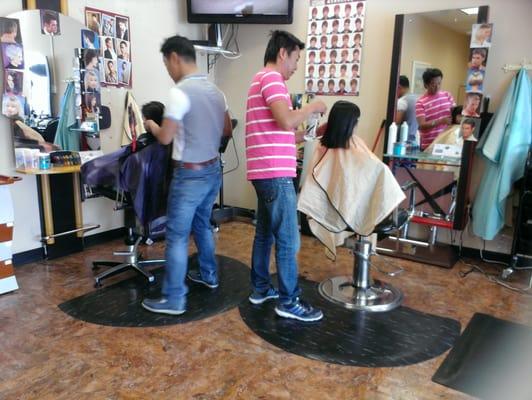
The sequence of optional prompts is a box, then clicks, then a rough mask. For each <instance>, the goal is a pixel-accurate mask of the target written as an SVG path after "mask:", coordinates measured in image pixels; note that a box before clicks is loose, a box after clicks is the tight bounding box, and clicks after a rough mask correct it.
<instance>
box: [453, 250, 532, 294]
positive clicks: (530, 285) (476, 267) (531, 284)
mask: <svg viewBox="0 0 532 400" xmlns="http://www.w3.org/2000/svg"><path fill="white" fill-rule="evenodd" d="M460 262H461V263H462V264H464V265H465V266H467V267H469V268H470V269H469V270H467V271H458V276H460V278H465V277H466V276H467V275H469V274H470V273H471V272H474V271H477V272H480V273H481V274H482V275H484V277H485V278H486V279H487V280H488V281H490V282H492V283H496V284H497V285H501V286H503V287H505V288H507V289H510V290H513V291H515V292H519V293H521V294H526V295H529V296H532V293H531V292H529V290H530V289H532V273H531V274H530V280H529V282H528V286H526V287H517V286H512V285H510V284H508V283H506V282H503V281H501V280H500V279H499V278H498V276H499V274H490V273H488V272H486V271H485V270H484V269H483V268H482V267H480V266H479V265H476V264H470V263H467V262H465V261H464V260H462V259H461V260H460ZM496 263H498V264H504V263H501V262H499V261H497V262H496ZM504 265H506V264H504Z"/></svg>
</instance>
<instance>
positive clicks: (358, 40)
mask: <svg viewBox="0 0 532 400" xmlns="http://www.w3.org/2000/svg"><path fill="white" fill-rule="evenodd" d="M353 40H354V41H355V42H354V44H353V48H355V49H361V48H362V35H361V34H360V33H357V34H355V36H354V38H353Z"/></svg>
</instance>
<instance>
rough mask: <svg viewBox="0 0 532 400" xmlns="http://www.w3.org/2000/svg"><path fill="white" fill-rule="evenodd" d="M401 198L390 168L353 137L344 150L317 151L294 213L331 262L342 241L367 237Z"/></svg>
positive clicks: (317, 148) (402, 197)
mask: <svg viewBox="0 0 532 400" xmlns="http://www.w3.org/2000/svg"><path fill="white" fill-rule="evenodd" d="M404 199H405V195H404V193H403V191H402V190H401V187H400V186H399V184H398V183H397V181H396V179H395V177H394V176H393V174H392V172H391V171H390V169H389V168H388V167H387V166H386V165H385V164H384V163H383V162H382V161H381V160H379V159H378V158H377V156H375V154H373V153H372V152H371V151H370V150H369V149H368V147H367V146H366V144H365V143H364V141H363V140H362V139H360V138H359V137H357V136H353V137H352V138H351V142H350V146H349V148H348V149H326V148H325V147H323V146H321V145H319V146H317V147H316V149H315V151H314V154H313V158H312V162H311V164H310V170H309V173H307V176H306V177H305V181H304V182H303V187H302V189H301V193H300V196H299V201H298V210H299V211H301V212H303V213H304V214H306V215H307V216H308V217H309V226H310V229H311V230H312V233H313V234H314V235H315V236H316V237H317V238H318V239H319V240H320V241H321V242H322V243H323V244H324V245H325V246H326V247H327V249H328V250H329V251H330V253H331V254H330V256H331V258H333V259H334V258H336V246H340V245H342V244H343V242H344V240H345V238H346V237H348V236H350V235H353V232H354V233H358V234H360V235H363V236H368V235H370V234H371V233H372V232H373V230H374V229H375V226H376V225H377V224H378V223H380V222H381V221H383V220H384V219H385V218H386V217H387V216H388V215H390V214H391V213H392V211H393V210H395V209H396V208H397V206H398V205H399V204H400V203H401V202H402V201H403V200H404ZM348 229H349V230H352V231H353V232H349V231H347V232H346V230H348Z"/></svg>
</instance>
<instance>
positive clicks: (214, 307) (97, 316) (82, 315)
mask: <svg viewBox="0 0 532 400" xmlns="http://www.w3.org/2000/svg"><path fill="white" fill-rule="evenodd" d="M217 260H218V267H219V278H220V286H219V287H218V288H217V289H214V290H213V289H209V288H207V287H205V286H204V285H202V284H198V283H194V282H191V281H189V280H187V284H188V286H189V293H188V296H187V312H186V313H184V314H182V315H179V316H171V315H164V314H155V313H152V312H149V311H147V310H145V309H144V308H143V307H142V306H141V304H140V303H141V302H142V300H143V299H144V298H145V297H149V298H154V297H158V296H159V295H160V291H161V283H162V279H163V273H164V267H163V268H159V269H156V270H152V272H153V273H154V275H155V277H156V283H155V284H153V285H149V284H148V282H147V281H146V279H145V278H143V277H141V276H135V277H133V278H130V279H126V280H123V281H121V282H118V283H116V284H114V285H112V286H108V287H103V288H101V289H97V290H95V291H93V292H90V293H87V294H84V295H83V296H80V297H76V298H75V299H72V300H69V301H66V302H64V303H62V304H60V305H59V308H60V309H61V310H63V311H64V312H65V313H67V314H69V315H70V316H72V317H74V318H77V319H80V320H83V321H87V322H92V323H94V324H100V325H109V326H139V327H141V326H142V327H146V326H161V325H172V324H180V323H185V322H190V321H196V320H200V319H204V318H208V317H210V316H213V315H216V314H219V313H222V312H224V311H227V310H229V309H231V308H234V307H236V306H237V305H238V304H239V303H240V302H241V301H242V300H243V299H245V298H246V297H247V296H248V295H249V293H250V285H249V268H248V267H246V265H245V264H242V263H241V262H240V261H237V260H234V259H232V258H229V257H224V256H217ZM189 268H197V259H196V256H195V255H194V256H191V258H190V259H189Z"/></svg>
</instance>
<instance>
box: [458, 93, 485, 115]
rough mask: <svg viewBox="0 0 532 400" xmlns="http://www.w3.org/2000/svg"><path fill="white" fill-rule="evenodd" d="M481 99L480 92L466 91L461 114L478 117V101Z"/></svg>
mask: <svg viewBox="0 0 532 400" xmlns="http://www.w3.org/2000/svg"><path fill="white" fill-rule="evenodd" d="M481 99H482V95H481V94H480V93H468V94H467V95H466V100H465V105H464V109H463V110H462V115H463V116H464V117H473V118H478V117H480V114H479V112H478V111H479V109H480V101H481Z"/></svg>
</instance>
